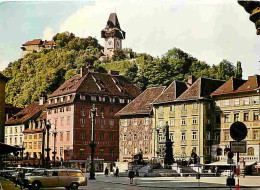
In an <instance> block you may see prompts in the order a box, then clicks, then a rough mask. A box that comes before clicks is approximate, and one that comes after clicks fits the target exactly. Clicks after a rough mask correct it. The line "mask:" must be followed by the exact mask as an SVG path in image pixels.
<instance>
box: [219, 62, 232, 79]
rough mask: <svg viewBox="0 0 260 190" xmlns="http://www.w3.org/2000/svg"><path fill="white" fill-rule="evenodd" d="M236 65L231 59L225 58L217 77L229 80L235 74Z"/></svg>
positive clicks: (220, 64)
mask: <svg viewBox="0 0 260 190" xmlns="http://www.w3.org/2000/svg"><path fill="white" fill-rule="evenodd" d="M235 71H236V67H235V66H234V65H233V63H231V62H230V61H228V60H226V59H223V60H222V61H221V62H220V63H219V65H218V72H217V78H218V79H223V80H227V79H229V78H230V77H232V76H235Z"/></svg>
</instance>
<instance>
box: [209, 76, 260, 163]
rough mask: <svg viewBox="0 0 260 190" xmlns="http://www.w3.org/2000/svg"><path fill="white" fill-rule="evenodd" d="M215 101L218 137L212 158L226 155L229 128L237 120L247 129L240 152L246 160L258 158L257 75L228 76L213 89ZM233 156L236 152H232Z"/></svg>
mask: <svg viewBox="0 0 260 190" xmlns="http://www.w3.org/2000/svg"><path fill="white" fill-rule="evenodd" d="M211 95H212V97H213V99H214V101H215V104H214V108H215V129H216V130H218V135H217V136H218V139H219V141H218V142H217V143H216V145H215V160H217V161H222V160H224V161H225V160H226V159H227V156H226V155H227V150H228V149H227V148H230V141H233V140H232V138H231V137H230V132H229V128H230V126H231V125H232V123H234V122H236V121H241V122H243V123H244V124H245V125H246V126H247V129H248V134H247V137H246V139H245V140H243V141H246V143H247V147H246V153H241V154H240V157H244V160H245V161H246V162H254V161H258V162H259V156H260V155H259V153H260V151H259V148H260V120H259V111H260V104H259V101H260V76H259V75H255V76H250V77H248V80H240V79H235V78H233V77H232V78H230V79H229V80H228V81H227V82H226V83H225V84H223V85H222V86H221V87H220V88H219V89H217V90H216V91H215V92H213V93H212V94H211ZM234 159H236V156H234Z"/></svg>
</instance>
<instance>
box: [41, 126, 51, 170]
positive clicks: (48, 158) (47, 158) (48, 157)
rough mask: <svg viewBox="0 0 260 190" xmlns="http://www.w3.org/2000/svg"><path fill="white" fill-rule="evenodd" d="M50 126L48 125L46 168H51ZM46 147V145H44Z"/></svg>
mask: <svg viewBox="0 0 260 190" xmlns="http://www.w3.org/2000/svg"><path fill="white" fill-rule="evenodd" d="M50 128H51V125H50V124H46V130H47V139H46V140H47V148H46V149H45V150H46V151H47V157H46V168H49V167H50V150H51V149H50V145H49V135H50ZM43 146H44V145H43Z"/></svg>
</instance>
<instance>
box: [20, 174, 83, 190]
mask: <svg viewBox="0 0 260 190" xmlns="http://www.w3.org/2000/svg"><path fill="white" fill-rule="evenodd" d="M86 185H87V177H85V176H84V175H83V174H82V172H81V171H80V170H72V169H49V170H45V171H44V172H43V174H42V175H41V176H26V177H25V180H24V186H25V187H28V188H29V189H40V188H41V187H43V188H46V187H65V188H66V189H72V190H75V189H78V187H79V186H86Z"/></svg>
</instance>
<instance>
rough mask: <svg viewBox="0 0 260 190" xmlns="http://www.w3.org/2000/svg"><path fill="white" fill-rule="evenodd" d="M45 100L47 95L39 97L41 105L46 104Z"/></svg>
mask: <svg viewBox="0 0 260 190" xmlns="http://www.w3.org/2000/svg"><path fill="white" fill-rule="evenodd" d="M45 101H46V98H45V97H43V96H42V97H40V98H39V105H44V104H45Z"/></svg>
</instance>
